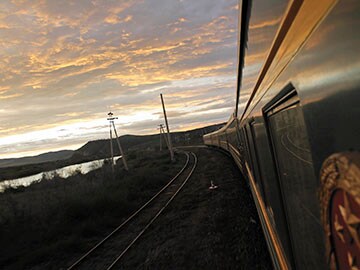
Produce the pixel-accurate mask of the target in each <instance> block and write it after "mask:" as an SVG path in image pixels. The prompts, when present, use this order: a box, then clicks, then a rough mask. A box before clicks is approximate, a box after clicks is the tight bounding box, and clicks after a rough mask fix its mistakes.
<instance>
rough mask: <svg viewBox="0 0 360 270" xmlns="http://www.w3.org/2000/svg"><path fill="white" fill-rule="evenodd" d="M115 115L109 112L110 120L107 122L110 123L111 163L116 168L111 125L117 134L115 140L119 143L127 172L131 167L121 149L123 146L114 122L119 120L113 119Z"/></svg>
mask: <svg viewBox="0 0 360 270" xmlns="http://www.w3.org/2000/svg"><path fill="white" fill-rule="evenodd" d="M113 115H114V114H113V113H112V112H109V113H108V116H109V118H108V119H107V120H109V121H110V146H111V161H112V166H114V162H113V159H114V154H113V148H112V131H111V125H112V127H113V129H114V132H115V138H116V142H117V145H118V147H119V151H120V154H121V159H122V161H123V164H124V168H125V170H127V171H128V170H129V167H128V165H127V162H126V157H125V154H124V151H123V149H122V147H121V144H120V141H119V137H118V134H117V131H116V128H115V124H114V120H115V119H117V117H113Z"/></svg>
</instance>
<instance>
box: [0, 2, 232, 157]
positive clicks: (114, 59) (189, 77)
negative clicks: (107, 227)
mask: <svg viewBox="0 0 360 270" xmlns="http://www.w3.org/2000/svg"><path fill="white" fill-rule="evenodd" d="M237 26H238V0H222V1H221V0H196V1H194V0H136V1H131V0H130V1H122V0H116V1H115V0H114V1H111V0H108V1H106V0H67V1H58V0H34V1H27V0H2V1H0V70H1V72H0V158H11V157H20V156H28V155H34V154H39V153H42V152H47V151H54V150H59V149H76V148H78V147H80V146H81V145H83V144H84V143H86V142H87V141H89V140H96V139H103V138H108V136H109V127H108V123H107V120H106V117H107V113H108V112H109V111H110V110H111V111H112V112H113V113H114V115H115V116H117V117H118V120H117V121H116V127H117V130H118V133H119V135H123V134H153V133H156V132H158V131H157V125H158V124H160V123H163V122H164V120H163V115H162V108H161V101H160V97H159V94H160V93H163V95H164V99H165V103H166V107H167V111H168V118H169V124H170V129H171V130H174V131H175V130H176V131H179V130H187V129H192V128H196V127H202V126H206V125H209V124H215V123H220V122H224V121H226V120H227V119H228V118H229V116H230V114H231V113H232V111H233V110H234V104H235V93H236V74H237V71H236V68H237V45H238V44H237V37H238V32H237Z"/></svg>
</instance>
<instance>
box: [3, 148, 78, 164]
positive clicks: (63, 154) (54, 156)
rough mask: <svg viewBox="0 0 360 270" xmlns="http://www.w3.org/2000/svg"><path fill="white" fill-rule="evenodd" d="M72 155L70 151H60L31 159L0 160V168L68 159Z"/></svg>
mask: <svg viewBox="0 0 360 270" xmlns="http://www.w3.org/2000/svg"><path fill="white" fill-rule="evenodd" d="M73 153H74V151H72V150H60V151H55V152H48V153H44V154H40V155H37V156H31V157H22V158H6V159H0V168H4V167H12V166H20V165H28V164H36V163H43V162H49V161H50V162H51V161H57V160H64V159H68V158H70V157H71V156H72V155H73Z"/></svg>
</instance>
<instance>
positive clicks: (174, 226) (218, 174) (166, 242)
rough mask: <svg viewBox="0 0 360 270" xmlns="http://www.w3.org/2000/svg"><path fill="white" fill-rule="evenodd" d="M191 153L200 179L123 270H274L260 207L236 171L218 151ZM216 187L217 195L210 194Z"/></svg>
mask: <svg viewBox="0 0 360 270" xmlns="http://www.w3.org/2000/svg"><path fill="white" fill-rule="evenodd" d="M186 150H189V151H190V150H191V151H193V152H195V153H196V154H197V156H198V166H197V168H196V170H195V171H194V174H193V175H192V177H191V178H190V179H189V181H188V182H187V184H186V185H185V186H184V188H183V190H182V192H181V193H180V194H179V195H178V196H177V197H176V198H175V199H174V201H173V202H172V204H171V205H169V207H168V209H167V210H166V212H165V213H164V214H163V215H162V216H161V217H159V218H158V220H157V221H156V222H155V223H154V224H153V226H152V228H150V229H149V230H148V231H147V232H146V233H145V234H144V235H143V238H142V240H141V241H139V243H137V244H136V245H134V247H133V248H132V249H131V250H130V251H129V252H128V254H127V256H126V257H125V258H124V259H123V260H122V263H121V264H120V265H119V267H120V268H119V269H271V268H272V265H271V259H270V256H269V254H268V251H267V247H266V242H265V239H264V235H263V232H262V229H261V225H260V221H259V219H258V217H257V213H256V207H255V205H254V202H253V200H252V197H251V193H250V190H249V188H248V186H247V184H246V183H245V182H244V181H242V177H241V175H240V173H239V170H238V169H237V167H236V165H235V164H234V163H233V161H232V160H231V158H229V157H228V156H226V155H224V154H223V153H220V152H218V151H215V150H212V149H207V148H192V149H191V148H188V149H186ZM211 181H213V184H214V185H216V186H217V188H216V189H212V190H211V189H209V187H210V186H211ZM115 269H116V268H115Z"/></svg>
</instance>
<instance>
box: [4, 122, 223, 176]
mask: <svg viewBox="0 0 360 270" xmlns="http://www.w3.org/2000/svg"><path fill="white" fill-rule="evenodd" d="M224 124H225V123H221V124H216V125H211V126H207V127H203V128H197V129H193V130H188V131H181V132H172V133H171V141H172V143H173V145H174V146H183V145H198V144H202V143H203V141H202V136H203V135H204V134H206V133H210V132H213V131H215V130H217V129H219V128H221V127H222V126H223V125H224ZM119 138H120V142H121V145H122V147H123V149H124V151H125V153H126V154H130V153H131V152H136V151H147V150H158V149H159V146H160V134H152V135H142V136H139V135H123V136H120V137H119ZM162 143H163V149H165V142H164V141H163V142H162ZM113 147H114V154H115V155H120V152H119V150H118V148H117V144H116V142H115V141H114V142H113ZM110 156H111V154H110V141H109V139H103V140H96V141H90V142H87V143H86V144H84V145H83V146H82V147H80V148H79V149H77V150H75V151H71V150H62V151H57V152H49V153H44V154H41V155H38V156H33V157H23V158H12V159H0V181H1V180H6V179H15V178H19V177H24V176H29V175H33V174H36V173H40V172H44V171H50V170H55V169H57V168H62V167H65V166H68V165H73V164H78V163H82V162H86V161H91V160H96V159H101V158H108V157H110Z"/></svg>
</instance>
